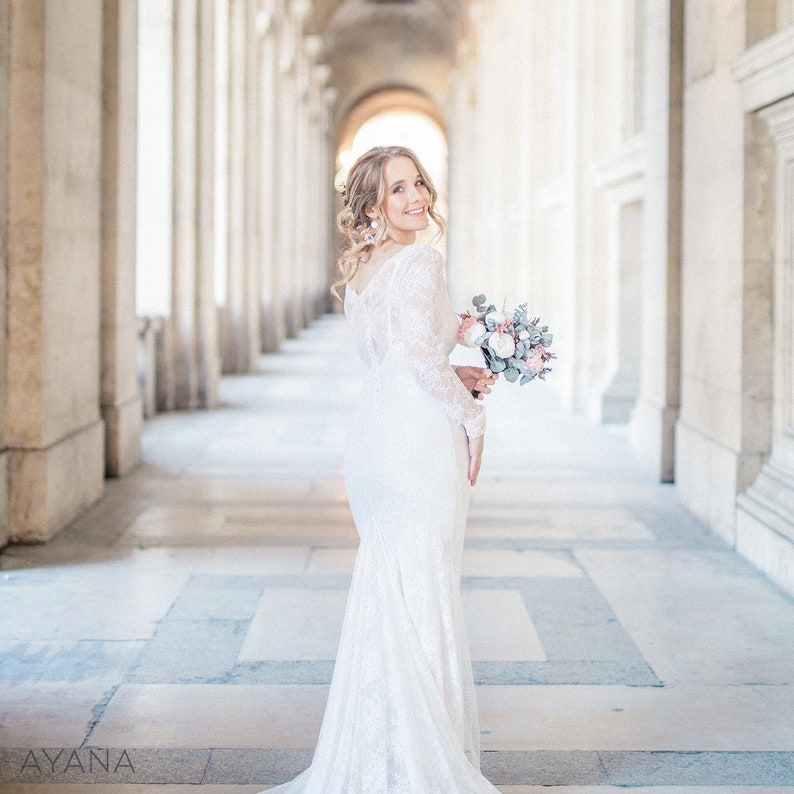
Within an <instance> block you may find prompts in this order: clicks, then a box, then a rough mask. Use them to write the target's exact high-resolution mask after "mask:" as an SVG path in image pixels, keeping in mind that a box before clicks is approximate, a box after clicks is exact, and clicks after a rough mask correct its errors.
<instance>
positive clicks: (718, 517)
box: [675, 421, 764, 547]
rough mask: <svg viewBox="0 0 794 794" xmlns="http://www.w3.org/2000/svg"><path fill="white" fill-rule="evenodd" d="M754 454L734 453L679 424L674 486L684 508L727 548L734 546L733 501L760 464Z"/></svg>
mask: <svg viewBox="0 0 794 794" xmlns="http://www.w3.org/2000/svg"><path fill="white" fill-rule="evenodd" d="M763 459H764V456H763V455H761V453H757V452H745V453H741V452H737V451H736V450H734V449H731V448H730V447H727V446H725V445H724V444H720V443H719V442H718V441H716V440H715V439H713V438H711V437H709V436H707V435H705V434H703V433H701V432H700V431H699V430H697V429H696V428H693V427H692V426H690V425H687V424H686V423H684V422H681V421H679V422H678V423H677V424H676V430H675V460H676V468H675V485H676V492H677V493H678V495H679V497H680V499H681V501H682V502H683V503H684V505H685V506H686V507H687V508H688V509H689V510H690V511H692V513H694V514H695V516H697V518H699V519H700V520H701V521H703V522H704V523H705V524H708V526H709V527H710V528H711V530H712V531H713V532H714V533H715V534H716V535H719V536H720V537H721V538H722V539H723V540H725V541H726V542H727V543H728V544H729V545H731V546H734V547H735V546H736V500H737V495H738V494H739V493H740V492H741V491H742V490H744V488H745V487H746V486H747V484H748V483H751V482H753V481H754V480H755V479H756V476H757V475H758V472H759V470H760V469H761V466H762V464H763Z"/></svg>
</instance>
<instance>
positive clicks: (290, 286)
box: [276, 0, 303, 337]
mask: <svg viewBox="0 0 794 794" xmlns="http://www.w3.org/2000/svg"><path fill="white" fill-rule="evenodd" d="M302 1H303V0H299V3H298V4H297V5H296V4H295V3H294V2H290V3H289V4H288V6H287V8H286V9H285V13H284V14H283V15H282V20H281V26H280V36H279V80H278V89H277V90H278V131H279V143H278V147H277V148H278V158H277V165H278V172H277V174H278V175H277V185H276V191H277V196H278V198H279V202H278V207H277V214H276V217H277V223H278V258H277V262H276V268H277V273H278V281H279V293H280V299H281V300H282V302H283V305H284V320H285V331H286V335H287V336H290V337H292V336H295V335H296V334H297V333H298V331H299V330H300V329H301V327H302V324H303V323H302V313H301V310H300V304H299V301H298V277H297V272H296V260H295V252H296V240H297V235H298V228H297V225H298V223H299V220H298V218H297V217H296V214H295V213H296V210H297V208H298V198H297V185H296V183H295V134H296V126H297V124H296V113H297V110H296V102H297V99H296V95H297V94H296V92H297V75H296V60H297V53H296V51H295V50H296V44H297V36H296V33H295V29H296V18H295V15H294V13H293V12H294V10H295V9H296V8H297V9H298V10H300V8H299V6H300V2H302Z"/></svg>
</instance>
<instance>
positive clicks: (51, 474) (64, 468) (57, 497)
mask: <svg viewBox="0 0 794 794" xmlns="http://www.w3.org/2000/svg"><path fill="white" fill-rule="evenodd" d="M104 436H105V433H104V423H103V422H101V421H99V420H98V421H96V422H94V423H93V424H91V425H89V426H88V427H86V428H83V429H82V430H78V431H77V432H76V433H74V434H72V435H71V436H68V437H67V438H65V439H63V440H61V441H59V442H58V443H56V444H53V446H51V447H48V448H47V449H11V450H9V452H8V469H9V477H8V483H9V494H8V495H9V500H8V504H9V527H10V540H12V541H15V542H18V543H41V542H44V541H47V540H50V538H52V537H53V535H55V533H56V532H58V531H59V530H60V529H62V528H63V527H64V526H66V525H67V524H68V523H69V522H70V521H72V520H73V519H74V518H76V517H77V516H78V515H80V513H82V512H83V510H85V509H86V508H87V507H89V506H90V505H91V504H93V503H94V502H95V501H96V500H97V499H99V498H100V497H101V496H102V491H103V487H104V471H105V465H104V458H105V456H104V448H105V438H104Z"/></svg>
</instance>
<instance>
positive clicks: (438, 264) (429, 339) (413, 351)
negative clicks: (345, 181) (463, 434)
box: [345, 245, 485, 436]
mask: <svg viewBox="0 0 794 794" xmlns="http://www.w3.org/2000/svg"><path fill="white" fill-rule="evenodd" d="M345 314H346V315H347V317H348V318H349V320H350V321H351V323H352V324H353V330H354V336H355V338H356V344H357V346H358V352H359V355H360V357H361V359H362V361H363V363H364V365H365V367H366V368H367V370H368V371H369V372H371V373H372V372H375V371H377V370H378V369H379V368H380V367H381V366H382V364H383V362H384V360H385V359H386V358H387V357H388V358H389V359H390V360H392V359H394V360H399V361H400V363H401V364H403V365H405V366H406V367H407V368H408V369H409V370H410V373H411V375H412V376H413V377H414V378H415V379H416V380H417V382H418V384H419V385H420V386H421V387H422V388H423V389H424V390H426V391H427V392H429V393H430V394H431V395H432V396H433V397H435V398H436V399H438V400H439V401H440V402H441V404H442V406H443V408H444V410H445V412H446V413H447V415H448V416H449V417H450V418H451V419H453V420H455V421H457V422H459V423H460V424H462V425H464V427H465V428H466V431H467V433H468V434H469V435H470V436H477V435H481V434H482V433H483V432H484V430H485V412H484V410H483V406H482V405H481V404H480V403H478V402H477V401H476V400H474V399H473V398H472V396H471V395H470V394H469V393H468V392H467V391H466V388H465V387H464V386H463V384H462V383H461V381H460V379H459V378H458V376H457V375H456V373H455V371H454V370H453V369H452V367H451V366H450V364H449V354H450V353H451V352H452V350H453V348H454V347H455V343H456V339H457V328H458V322H457V318H456V316H455V312H454V311H453V309H452V306H451V305H450V302H449V296H448V294H447V290H446V285H445V283H444V274H443V260H442V258H441V255H440V254H439V253H438V251H436V250H435V249H434V248H430V247H429V246H423V245H409V246H406V247H405V248H402V249H401V250H400V251H398V252H397V253H396V254H394V255H393V256H392V257H391V258H389V259H387V260H386V261H385V262H384V263H383V264H382V265H381V267H380V269H379V270H378V272H377V273H376V274H375V275H374V276H373V278H372V280H371V281H370V282H369V284H368V285H367V286H366V287H365V288H364V289H363V290H362V291H361V293H360V294H359V293H357V292H355V290H353V288H352V287H350V286H349V285H348V287H347V290H346V293H345Z"/></svg>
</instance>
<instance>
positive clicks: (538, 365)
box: [524, 345, 549, 375]
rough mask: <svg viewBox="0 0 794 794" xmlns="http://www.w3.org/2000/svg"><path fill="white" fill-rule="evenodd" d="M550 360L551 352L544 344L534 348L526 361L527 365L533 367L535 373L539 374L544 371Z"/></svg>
mask: <svg viewBox="0 0 794 794" xmlns="http://www.w3.org/2000/svg"><path fill="white" fill-rule="evenodd" d="M548 360H549V354H548V353H547V352H546V348H545V347H543V345H537V346H535V347H533V348H532V355H531V356H527V358H525V359H524V361H526V362H527V367H529V368H530V369H532V370H533V371H534V372H535V374H536V375H537V374H538V373H539V372H542V371H543V368H544V367H545V366H546V362H547V361H548Z"/></svg>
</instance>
